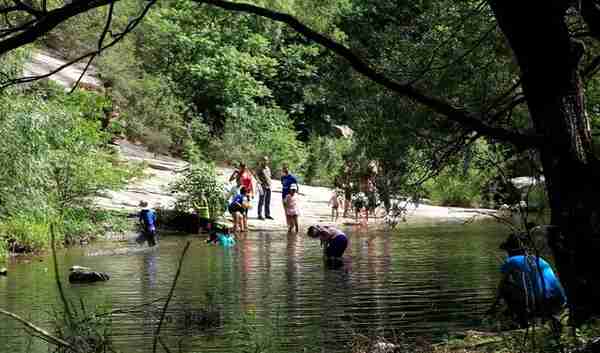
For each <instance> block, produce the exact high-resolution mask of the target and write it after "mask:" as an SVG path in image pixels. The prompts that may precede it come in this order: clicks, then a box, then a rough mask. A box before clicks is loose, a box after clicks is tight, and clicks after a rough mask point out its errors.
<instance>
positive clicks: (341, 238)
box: [325, 234, 348, 257]
mask: <svg viewBox="0 0 600 353" xmlns="http://www.w3.org/2000/svg"><path fill="white" fill-rule="evenodd" d="M346 247H348V237H346V235H345V234H339V235H338V236H336V237H335V238H333V239H331V240H330V241H329V242H328V243H327V247H326V248H325V256H327V257H342V255H344V251H346Z"/></svg>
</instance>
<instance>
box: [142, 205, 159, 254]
mask: <svg viewBox="0 0 600 353" xmlns="http://www.w3.org/2000/svg"><path fill="white" fill-rule="evenodd" d="M140 207H142V210H141V211H140V213H139V216H138V220H139V224H140V226H141V228H142V234H141V237H140V239H141V241H142V242H143V241H147V242H148V245H149V246H154V245H156V243H157V240H158V238H157V235H156V213H155V212H154V210H152V209H151V208H149V207H148V202H146V201H140Z"/></svg>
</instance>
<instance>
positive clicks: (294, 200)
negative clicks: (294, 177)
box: [283, 184, 300, 233]
mask: <svg viewBox="0 0 600 353" xmlns="http://www.w3.org/2000/svg"><path fill="white" fill-rule="evenodd" d="M297 190H298V186H297V185H296V184H292V185H291V186H290V191H289V193H288V194H287V196H286V197H285V200H283V202H284V203H285V215H286V218H287V220H288V222H287V224H288V232H292V229H295V232H296V233H298V216H299V215H300V208H299V206H298V196H297V193H296V191H297Z"/></svg>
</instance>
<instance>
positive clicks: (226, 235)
mask: <svg viewBox="0 0 600 353" xmlns="http://www.w3.org/2000/svg"><path fill="white" fill-rule="evenodd" d="M206 242H207V243H209V244H219V245H221V246H222V247H224V248H229V247H232V246H234V245H235V239H234V237H233V235H232V234H231V229H229V228H228V227H226V226H223V225H221V224H213V225H212V227H211V230H210V233H209V235H208V239H206Z"/></svg>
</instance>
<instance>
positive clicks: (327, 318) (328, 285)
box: [319, 259, 355, 351]
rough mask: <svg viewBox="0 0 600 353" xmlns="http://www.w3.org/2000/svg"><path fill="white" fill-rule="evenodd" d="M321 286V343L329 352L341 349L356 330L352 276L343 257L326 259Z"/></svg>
mask: <svg viewBox="0 0 600 353" xmlns="http://www.w3.org/2000/svg"><path fill="white" fill-rule="evenodd" d="M326 263H327V267H326V268H325V269H324V270H323V285H322V288H321V298H322V299H321V303H320V306H321V310H320V312H321V320H320V330H319V332H320V334H321V337H320V341H321V342H320V345H321V346H322V347H325V349H326V351H330V349H331V351H339V348H340V347H339V346H340V344H339V343H340V342H344V341H345V340H347V337H348V333H349V332H351V331H352V323H353V321H354V320H353V317H352V315H351V314H350V313H349V311H348V310H349V309H351V308H353V307H355V305H353V295H352V277H351V273H350V271H349V270H348V267H347V266H344V263H343V261H342V259H336V260H333V261H332V260H326Z"/></svg>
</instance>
